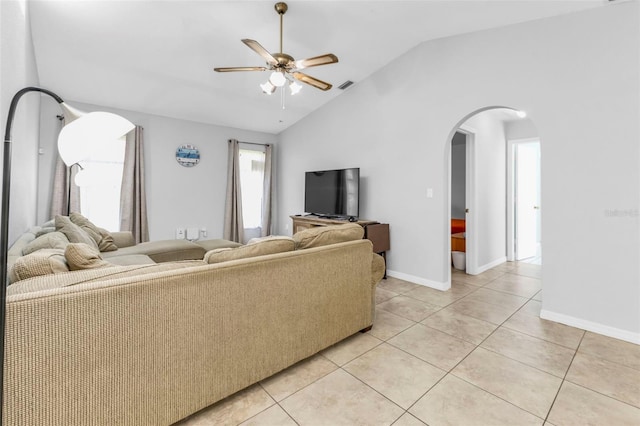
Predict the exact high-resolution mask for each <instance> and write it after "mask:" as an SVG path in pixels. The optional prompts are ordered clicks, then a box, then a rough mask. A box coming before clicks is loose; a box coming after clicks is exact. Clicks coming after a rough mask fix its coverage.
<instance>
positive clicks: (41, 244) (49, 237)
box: [22, 231, 69, 255]
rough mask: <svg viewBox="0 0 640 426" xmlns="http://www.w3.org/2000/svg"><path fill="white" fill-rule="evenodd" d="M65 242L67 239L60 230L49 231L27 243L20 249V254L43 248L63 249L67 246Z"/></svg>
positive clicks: (67, 241) (67, 242)
mask: <svg viewBox="0 0 640 426" xmlns="http://www.w3.org/2000/svg"><path fill="white" fill-rule="evenodd" d="M36 235H37V234H36ZM67 244H69V240H68V239H67V237H66V236H65V235H64V234H63V233H62V232H57V231H54V232H49V233H48V234H42V235H41V236H39V237H38V238H36V239H35V240H33V241H31V242H30V243H28V244H27V245H26V246H25V247H24V248H23V249H22V254H24V255H27V254H31V253H33V252H34V251H38V250H43V249H60V250H64V249H65V248H66V247H67Z"/></svg>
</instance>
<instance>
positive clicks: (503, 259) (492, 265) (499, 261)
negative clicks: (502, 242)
mask: <svg viewBox="0 0 640 426" xmlns="http://www.w3.org/2000/svg"><path fill="white" fill-rule="evenodd" d="M506 261H507V256H503V257H500V258H498V259H496V260H494V261H493V262H489V263H486V264H484V265H482V266H478V270H477V271H476V273H475V274H474V275H478V274H481V273H483V272H485V271H488V270H489V269H491V268H495V267H496V266H498V265H502V264H503V263H504V262H506Z"/></svg>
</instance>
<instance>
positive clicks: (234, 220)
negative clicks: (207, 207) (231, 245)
mask: <svg viewBox="0 0 640 426" xmlns="http://www.w3.org/2000/svg"><path fill="white" fill-rule="evenodd" d="M224 238H225V239H226V240H231V241H236V242H239V243H242V242H243V240H244V224H243V222H242V192H241V190H240V144H239V142H238V141H237V140H235V139H231V140H229V156H228V162H227V198H226V201H225V211H224Z"/></svg>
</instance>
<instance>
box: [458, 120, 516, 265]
mask: <svg viewBox="0 0 640 426" xmlns="http://www.w3.org/2000/svg"><path fill="white" fill-rule="evenodd" d="M494 112H495V110H494V111H483V112H481V113H479V114H477V115H475V116H473V117H471V118H470V119H468V120H467V121H466V122H465V123H464V124H465V125H467V126H469V127H471V128H473V130H474V132H475V138H474V139H475V142H474V144H475V150H474V151H475V157H476V158H475V176H474V177H473V179H474V180H475V184H474V186H475V192H476V199H475V218H476V223H475V225H476V228H475V229H474V230H473V234H474V236H475V239H476V244H475V247H476V250H477V253H476V255H477V267H478V271H480V272H483V271H486V270H487V269H489V268H491V267H492V266H495V265H496V264H499V263H502V262H504V261H505V260H506V247H507V245H506V238H507V235H506V232H507V203H506V198H507V164H506V160H507V153H506V147H507V143H506V140H505V136H504V123H503V122H502V121H501V120H499V119H498V118H496V116H495V114H494Z"/></svg>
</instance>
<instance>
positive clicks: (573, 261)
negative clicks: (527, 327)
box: [278, 2, 640, 342]
mask: <svg viewBox="0 0 640 426" xmlns="http://www.w3.org/2000/svg"><path fill="white" fill-rule="evenodd" d="M639 28H640V13H639V10H638V3H637V2H622V3H612V4H609V5H608V6H607V7H604V8H598V9H594V10H590V11H586V12H581V13H577V14H569V15H564V16H560V17H555V18H550V19H545V20H540V21H536V22H530V23H524V24H520V25H515V26H510V27H504V28H500V29H494V30H488V31H484V32H478V33H474V34H466V35H462V36H458V37H451V38H445V39H440V40H436V41H433V42H427V43H424V44H422V45H420V46H418V47H416V48H415V49H413V50H411V51H409V52H408V53H407V54H405V55H403V56H402V57H400V58H398V59H395V60H394V61H393V62H392V63H391V64H390V65H389V66H387V67H385V68H384V69H382V70H380V71H379V72H376V73H375V74H373V75H372V76H371V77H370V78H368V79H366V80H364V81H361V82H358V83H356V85H354V86H352V87H351V88H350V89H349V90H348V91H347V92H346V93H344V94H343V95H341V96H340V97H338V98H336V99H335V100H333V101H331V102H329V103H328V104H326V105H325V106H324V107H323V108H322V109H321V110H319V111H317V112H315V113H314V114H312V115H310V116H308V117H307V118H306V119H304V120H302V121H300V122H299V123H297V124H296V125H295V126H292V127H291V128H289V129H287V130H286V131H284V132H283V133H282V135H281V146H280V150H279V164H280V168H279V170H278V173H279V187H278V189H279V191H280V193H279V196H280V198H279V199H280V202H279V212H280V213H279V216H278V221H279V229H280V232H282V233H284V232H290V219H289V217H288V216H289V215H291V214H295V213H299V212H301V211H302V203H303V184H302V176H303V173H304V171H305V170H311V169H321V168H336V167H353V166H356V167H360V168H361V173H362V175H363V177H364V188H363V192H362V194H361V196H362V213H361V216H363V217H366V218H370V219H375V220H379V221H384V222H388V223H389V224H390V229H391V250H390V251H389V253H388V258H387V259H388V263H389V265H388V266H389V269H391V270H393V271H400V272H402V273H403V274H407V275H408V276H412V277H414V278H415V281H417V282H422V283H426V284H435V285H438V284H442V283H446V282H447V280H448V278H449V271H450V268H449V256H448V253H446V250H445V248H446V247H447V246H448V242H447V240H448V238H449V229H448V228H449V224H448V223H447V219H446V218H447V217H448V211H449V200H448V195H447V191H448V188H447V185H448V173H449V172H448V168H449V161H448V159H449V152H448V149H449V148H448V146H449V143H448V141H449V140H450V138H451V136H452V131H453V129H455V128H457V127H458V126H459V124H460V123H461V122H462V121H464V119H465V118H466V117H467V116H468V115H469V114H471V113H473V112H474V111H477V110H478V109H480V108H484V107H488V106H509V107H513V108H517V109H522V110H525V111H527V112H528V113H529V117H530V119H531V120H532V121H533V123H535V125H536V127H537V129H538V130H539V136H540V137H541V142H542V179H543V180H542V186H543V188H542V194H543V201H542V203H543V205H544V206H545V214H544V215H543V226H542V228H543V244H544V252H545V260H544V268H543V314H544V315H545V316H547V317H554V319H556V320H559V321H563V322H565V323H572V324H574V325H580V326H583V327H585V328H589V329H592V330H595V331H598V332H602V333H604V334H609V335H615V336H616V337H620V338H624V339H627V340H635V341H638V342H640V285H639V284H638V283H639V282H640V267H639V266H638V259H639V258H640V226H639V218H638V217H637V215H635V216H634V215H633V212H634V211H635V212H637V209H638V208H639V207H640V173H639V170H640V167H639V165H640V149H639V144H638V140H639V138H640V128H639V126H638V116H639V114H640V105H639V98H638V93H639V91H640V84H639V79H640V60H639V59H640V58H639V54H640V30H639ZM427 188H433V189H434V197H433V198H427V197H426V192H427ZM616 209H618V210H622V211H629V212H631V213H630V214H629V215H628V216H611V215H610V214H609V215H608V214H607V212H609V211H612V210H616Z"/></svg>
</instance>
